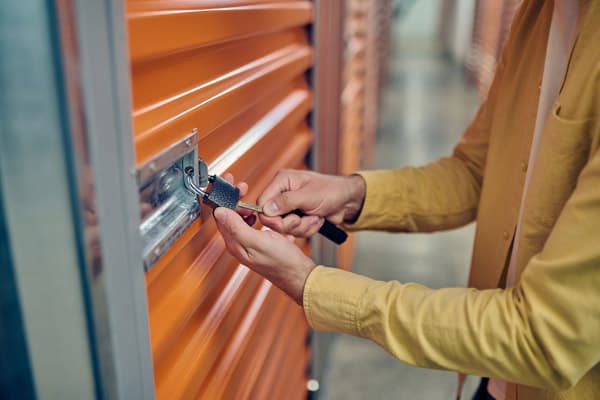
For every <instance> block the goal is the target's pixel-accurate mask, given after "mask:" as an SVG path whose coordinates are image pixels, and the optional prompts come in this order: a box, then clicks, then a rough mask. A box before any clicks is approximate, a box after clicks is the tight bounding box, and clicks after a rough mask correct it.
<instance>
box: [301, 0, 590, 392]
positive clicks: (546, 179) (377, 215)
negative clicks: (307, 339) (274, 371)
mask: <svg viewBox="0 0 600 400" xmlns="http://www.w3.org/2000/svg"><path fill="white" fill-rule="evenodd" d="M552 11H553V2H552V1H543V0H526V1H524V3H523V6H522V7H521V9H520V11H519V13H518V15H517V16H516V17H515V21H514V23H513V29H512V30H511V34H510V37H509V39H508V42H507V45H506V47H505V50H504V52H503V56H502V58H501V61H500V63H499V65H498V68H497V73H496V77H495V78H494V82H493V83H492V86H491V88H490V92H489V94H488V97H487V99H486V101H484V103H483V104H482V106H481V108H480V110H479V111H478V113H477V115H476V116H475V118H474V120H473V122H472V123H471V125H470V126H469V127H468V128H467V130H466V132H465V134H464V136H463V138H462V139H461V141H460V143H459V144H458V145H457V146H456V148H455V150H454V153H453V154H452V156H450V157H447V158H444V159H441V160H439V161H437V162H435V163H432V164H429V165H427V166H425V167H421V168H403V169H400V170H392V171H370V172H363V173H362V175H363V177H364V178H365V180H366V182H367V193H366V198H365V204H364V208H363V211H362V213H361V216H360V218H359V220H358V221H357V222H356V224H354V225H352V227H351V228H352V229H378V230H389V231H407V232H431V231H436V230H445V229H452V228H455V227H458V226H461V225H464V224H467V223H469V222H471V221H473V220H476V221H477V231H476V236H475V245H474V250H473V258H472V265H471V274H470V279H469V281H470V282H469V283H470V286H471V288H468V289H467V288H449V289H441V290H432V289H429V288H426V287H423V286H421V285H418V284H413V283H408V284H402V283H400V282H380V281H375V280H372V279H368V278H365V277H361V276H358V275H355V274H352V273H350V272H345V271H342V270H338V269H333V268H327V267H317V268H316V269H315V270H314V271H313V272H312V273H311V274H310V276H309V277H308V280H307V282H306V285H305V289H304V310H305V313H306V316H307V319H308V321H309V323H310V324H311V326H312V327H314V328H315V329H320V330H336V331H340V332H345V333H349V334H352V335H356V336H361V337H365V338H369V339H371V340H373V341H375V342H377V343H379V344H380V345H381V346H383V347H384V348H386V349H387V350H388V351H389V352H390V353H392V354H393V355H395V356H396V357H398V358H399V359H401V360H403V361H405V362H408V363H410V364H413V365H417V366H422V367H428V368H441V369H448V370H454V371H459V372H462V373H467V374H473V375H480V376H491V377H495V378H499V379H504V380H506V381H509V382H515V383H517V384H516V385H515V384H509V385H508V387H507V393H506V395H507V397H506V398H507V399H516V398H518V399H520V400H521V399H536V400H537V399H559V398H560V399H578V400H579V399H599V398H600V364H599V363H600V150H599V146H600V1H599V0H591V1H589V4H587V12H586V13H585V16H584V20H583V22H582V25H581V29H580V32H579V33H578V36H577V38H576V42H575V45H574V47H573V51H572V54H571V58H570V61H569V65H568V67H567V73H566V76H565V80H564V82H563V85H562V88H561V91H560V93H559V95H558V98H557V100H556V102H555V104H554V106H553V108H552V112H551V114H550V115H549V117H548V119H547V120H546V122H545V125H544V131H543V134H542V138H541V142H540V144H539V148H538V154H537V157H536V161H535V165H534V166H528V165H527V160H528V157H529V153H530V148H531V139H532V133H533V128H534V125H535V117H536V111H537V104H538V97H539V92H538V87H539V84H540V80H541V77H542V73H543V64H544V59H545V51H546V45H545V44H546V43H547V38H548V30H549V27H550V22H551V17H552ZM528 168H534V169H533V170H532V173H531V178H530V181H529V186H528V195H527V198H526V201H525V204H524V211H523V214H522V218H521V222H520V223H521V229H520V236H519V252H518V254H517V260H516V271H515V277H516V285H515V287H514V288H510V289H499V288H498V287H502V286H503V285H504V280H505V275H506V266H507V260H508V256H509V254H510V247H511V243H512V241H513V235H514V234H515V227H516V224H517V219H518V214H519V206H520V201H521V197H522V191H523V185H524V180H525V176H526V172H527V169H528Z"/></svg>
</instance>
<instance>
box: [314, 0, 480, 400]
mask: <svg viewBox="0 0 600 400" xmlns="http://www.w3.org/2000/svg"><path fill="white" fill-rule="evenodd" d="M423 3H427V2H423ZM415 12H416V13H419V12H421V13H423V14H425V13H426V12H427V9H426V7H423V8H421V9H420V10H419V9H416V10H415ZM427 18H430V16H429V15H415V14H412V13H410V12H409V14H408V15H406V16H404V17H403V18H402V19H400V20H398V19H396V20H395V21H394V24H395V29H394V33H393V35H394V36H393V40H392V43H393V44H392V46H393V50H392V54H391V59H390V70H389V74H390V75H389V81H388V85H387V87H386V88H385V89H384V92H383V93H382V95H383V99H382V110H381V113H380V122H379V131H378V142H377V146H376V154H375V164H374V165H373V167H374V168H398V167H402V166H406V165H414V166H418V165H422V164H424V163H427V162H429V161H433V160H435V159H437V158H439V157H441V156H444V155H448V154H450V152H451V151H452V148H453V146H454V144H455V143H456V141H457V140H458V138H459V137H460V135H461V133H462V132H463V130H464V128H465V127H466V125H467V124H468V122H469V121H470V119H471V118H472V116H473V113H474V112H475V110H476V108H477V105H478V103H479V96H478V94H477V90H476V89H475V87H474V86H473V84H471V83H469V81H468V79H466V77H465V72H464V69H463V68H462V67H461V66H458V65H456V64H455V63H454V62H452V61H450V60H449V59H448V58H447V57H445V56H443V55H442V52H441V50H440V46H439V45H438V43H437V40H436V39H435V37H433V36H432V35H430V34H429V33H428V32H425V33H423V32H421V31H419V30H416V31H415V30H414V29H411V27H410V26H406V25H407V24H410V25H413V24H415V23H418V21H425V22H426V21H427ZM419 29H420V28H419ZM473 232H474V225H473V224H471V225H469V226H467V227H464V228H462V229H459V230H455V231H451V232H444V233H435V234H416V235H415V234H411V235H406V234H388V233H379V232H360V233H358V234H357V235H358V239H357V252H356V257H355V259H354V263H353V271H354V272H356V273H359V274H364V275H367V276H369V277H372V278H375V279H380V280H399V281H401V282H417V283H420V284H423V285H426V286H429V287H432V288H441V287H450V286H464V285H466V282H467V275H468V271H469V259H470V256H471V246H472V240H473ZM333 343H334V344H333V345H332V350H331V356H330V361H329V367H328V369H327V373H326V380H325V382H324V394H323V398H324V399H327V400H354V399H356V400H358V399H414V400H419V399H423V400H426V399H427V400H434V399H443V400H446V399H450V398H453V394H454V391H455V389H456V382H457V375H456V374H455V373H451V372H445V371H434V370H429V369H420V368H415V367H412V366H409V365H407V364H404V363H402V362H399V361H397V360H396V359H394V358H393V357H392V356H390V355H389V354H388V353H386V352H385V351H384V350H383V349H381V348H380V347H379V346H377V345H376V344H374V343H372V342H370V341H367V340H364V339H358V338H354V337H352V336H348V335H338V336H336V338H335V340H334V342H333ZM477 383H478V382H476V379H475V378H470V380H469V381H468V382H467V384H466V387H465V392H464V393H465V395H466V396H465V398H470V397H469V396H468V395H467V394H468V393H470V392H472V391H473V387H474V386H475V385H476V384H477Z"/></svg>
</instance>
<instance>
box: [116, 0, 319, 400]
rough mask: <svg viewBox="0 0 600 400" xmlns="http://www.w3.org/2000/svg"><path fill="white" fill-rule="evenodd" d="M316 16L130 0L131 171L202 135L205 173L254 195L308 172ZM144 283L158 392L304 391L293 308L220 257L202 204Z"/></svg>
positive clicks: (267, 5) (236, 5)
mask: <svg viewBox="0 0 600 400" xmlns="http://www.w3.org/2000/svg"><path fill="white" fill-rule="evenodd" d="M312 17H313V12H312V4H311V2H310V1H282V0H279V1H273V0H265V1H250V0H237V1H225V0H204V1H199V0H130V1H129V2H128V6H127V21H128V28H129V47H130V57H131V78H132V89H133V122H134V129H135V137H134V140H135V148H136V162H137V163H138V165H141V164H143V163H144V162H146V161H147V160H149V159H151V158H153V157H154V156H155V155H156V154H158V153H159V152H160V151H161V150H164V149H165V148H167V147H169V146H170V145H172V144H173V143H175V142H177V141H178V140H180V139H181V138H183V137H184V136H185V135H186V134H188V133H189V132H191V131H192V130H193V129H197V130H198V138H199V143H198V152H199V155H200V156H201V157H202V158H203V159H204V160H205V161H207V162H208V164H209V169H210V170H211V172H212V173H218V174H221V173H223V172H225V171H230V172H232V173H233V174H234V175H235V177H236V180H244V181H246V182H248V184H249V186H250V193H249V195H248V197H247V199H248V200H249V201H254V200H256V196H257V195H258V194H259V193H260V192H261V190H262V188H263V187H264V186H265V185H266V184H267V183H268V182H269V180H270V179H271V178H272V176H273V175H274V174H275V172H276V171H277V170H279V169H281V168H301V167H303V166H304V161H305V156H306V153H307V151H308V149H309V147H310V144H311V140H312V133H311V130H310V128H309V126H308V125H307V122H306V121H307V115H308V113H309V111H310V110H311V103H312V100H311V95H312V93H311V89H310V87H309V86H308V84H307V82H306V79H305V76H304V74H305V72H306V71H307V70H308V69H309V68H310V67H311V63H312V48H311V45H310V43H309V41H308V38H307V32H306V27H307V25H309V24H311V22H312ZM299 245H301V246H303V247H304V249H305V251H307V252H308V251H309V248H308V246H307V244H306V243H299ZM146 283H147V291H148V303H149V319H150V335H151V344H152V353H153V360H154V378H155V385H156V393H157V398H158V399H179V398H189V399H191V398H205V399H222V398H227V399H244V398H249V399H281V398H286V399H302V398H304V397H305V396H306V389H305V388H306V382H305V381H306V369H307V365H308V358H309V354H308V353H309V349H308V347H307V345H306V336H307V332H308V327H307V324H306V321H305V318H304V315H303V312H302V310H301V308H300V307H298V306H297V305H296V304H294V303H293V302H292V301H291V300H289V299H288V298H287V297H286V296H285V295H284V294H283V293H282V292H281V291H279V290H278V289H277V288H275V287H273V286H272V285H271V284H270V283H269V282H267V281H265V280H264V279H262V278H261V277H259V276H258V275H256V274H255V273H253V272H252V271H249V270H248V269H247V268H246V267H244V266H241V265H239V264H238V262H237V261H236V260H235V259H233V258H232V257H231V256H230V255H229V254H228V253H227V252H226V250H225V244H224V242H223V240H222V238H221V236H220V235H219V234H218V232H217V230H216V227H215V224H214V221H213V219H212V217H211V215H210V211H207V210H205V212H203V215H202V218H199V219H198V220H197V221H195V222H194V223H193V224H192V225H191V227H190V228H188V229H187V230H186V231H185V232H184V234H183V235H182V236H181V237H180V238H179V239H178V240H177V241H176V242H175V244H174V245H173V246H172V247H171V248H170V249H169V250H168V251H167V253H165V254H164V255H163V256H162V257H161V258H160V259H159V260H158V262H157V263H156V264H155V265H154V266H153V267H152V269H150V270H149V271H148V273H147V274H146Z"/></svg>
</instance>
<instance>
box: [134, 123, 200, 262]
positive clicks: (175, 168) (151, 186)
mask: <svg viewBox="0 0 600 400" xmlns="http://www.w3.org/2000/svg"><path fill="white" fill-rule="evenodd" d="M197 160H198V131H197V129H194V130H193V131H192V132H191V133H190V134H189V135H186V136H185V137H184V138H182V139H181V140H180V141H178V142H177V143H175V144H173V145H172V146H170V147H169V148H167V149H165V150H164V151H163V152H161V153H160V154H158V155H156V156H155V157H154V158H152V159H151V160H149V161H147V162H146V163H145V164H144V165H142V166H141V167H140V168H138V169H137V171H136V178H137V183H138V189H139V194H140V212H141V219H142V222H141V224H140V233H141V236H142V248H143V250H142V253H143V254H142V257H143V260H144V268H145V269H146V271H148V270H149V269H150V268H152V266H153V265H154V264H155V263H156V261H158V259H159V258H160V257H161V256H162V255H163V254H164V253H165V252H166V251H167V250H168V249H169V248H170V247H171V245H172V244H173V243H174V242H175V241H176V240H177V239H178V238H179V237H180V236H181V234H182V233H183V232H184V231H185V230H186V229H187V228H188V227H189V226H190V225H191V223H192V222H193V221H194V220H195V219H196V218H197V217H198V215H199V213H200V205H199V202H198V198H197V196H196V195H194V194H193V193H191V192H190V191H189V190H188V189H187V188H186V185H185V177H186V176H187V174H186V173H185V172H184V168H185V167H186V166H188V165H194V164H195V163H196V162H197ZM193 179H194V181H196V182H197V179H198V174H197V172H196V171H194V172H193Z"/></svg>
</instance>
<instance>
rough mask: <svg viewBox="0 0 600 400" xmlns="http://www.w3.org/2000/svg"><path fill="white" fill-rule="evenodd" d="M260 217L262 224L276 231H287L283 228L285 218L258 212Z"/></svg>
mask: <svg viewBox="0 0 600 400" xmlns="http://www.w3.org/2000/svg"><path fill="white" fill-rule="evenodd" d="M258 219H259V221H260V223H261V224H263V225H264V226H266V227H269V228H271V229H272V230H274V231H275V232H279V233H285V230H284V228H283V218H281V217H267V216H266V215H265V214H262V213H261V214H258Z"/></svg>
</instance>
